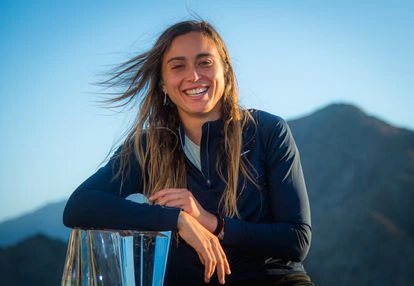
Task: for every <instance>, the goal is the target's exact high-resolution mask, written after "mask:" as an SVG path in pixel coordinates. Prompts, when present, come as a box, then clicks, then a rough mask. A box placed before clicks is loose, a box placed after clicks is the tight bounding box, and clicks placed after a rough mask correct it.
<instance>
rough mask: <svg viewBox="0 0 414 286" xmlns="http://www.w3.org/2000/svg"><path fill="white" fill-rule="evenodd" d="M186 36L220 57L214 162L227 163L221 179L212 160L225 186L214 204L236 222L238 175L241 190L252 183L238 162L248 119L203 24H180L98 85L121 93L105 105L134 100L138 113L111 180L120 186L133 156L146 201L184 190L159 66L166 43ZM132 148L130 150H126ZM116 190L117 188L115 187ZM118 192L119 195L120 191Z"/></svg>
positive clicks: (215, 37)
mask: <svg viewBox="0 0 414 286" xmlns="http://www.w3.org/2000/svg"><path fill="white" fill-rule="evenodd" d="M190 32H199V33H201V34H202V35H204V36H206V37H207V38H209V39H210V40H211V41H212V42H213V43H214V44H215V45H216V48H217V50H218V53H219V54H220V57H221V60H222V62H223V66H224V77H225V90H224V95H223V97H222V99H221V101H222V102H221V108H222V110H221V112H222V120H223V122H224V130H223V134H224V144H223V146H224V147H222V150H221V151H220V152H218V153H217V154H219V155H218V156H225V161H226V162H228V166H227V174H223V172H222V167H221V166H220V165H219V162H222V161H223V159H224V158H222V159H221V160H217V165H216V169H217V171H218V173H219V175H220V177H221V178H222V179H223V180H224V181H225V182H226V188H225V190H224V192H223V195H222V197H221V200H220V206H221V208H222V213H223V214H224V215H227V216H239V213H238V210H237V196H238V192H237V189H238V184H239V172H240V171H241V173H242V175H243V176H242V180H243V183H242V184H243V187H244V186H245V184H246V181H247V180H250V181H252V182H254V180H253V179H252V175H251V172H249V171H248V168H247V164H248V163H246V162H244V161H243V160H241V155H240V154H241V151H242V145H243V142H242V130H243V128H244V126H245V125H246V124H247V123H248V122H249V121H253V118H252V117H251V115H250V113H249V112H248V111H247V110H244V109H242V108H240V107H239V105H238V92H237V84H236V78H235V75H234V71H233V68H232V66H231V63H230V57H229V54H228V51H227V48H226V46H225V44H224V42H223V40H222V39H221V37H220V35H219V34H218V33H217V31H216V30H215V29H214V28H213V27H212V26H211V25H210V24H209V23H207V22H205V21H185V22H180V23H177V24H175V25H173V26H171V27H169V28H168V29H167V30H165V31H164V32H163V33H162V34H161V36H159V38H158V40H157V41H156V42H155V44H154V46H153V47H152V48H151V49H150V50H149V51H147V52H144V53H142V54H140V55H138V56H136V57H134V58H132V59H130V60H128V61H127V62H125V63H123V64H121V65H120V66H119V67H118V68H117V69H116V70H115V73H114V74H113V75H112V76H111V77H110V78H109V79H108V80H106V81H104V82H103V84H104V85H107V86H110V87H114V86H118V87H123V88H124V89H123V91H122V92H121V93H118V94H117V96H116V97H113V98H111V99H108V100H107V102H109V103H111V104H115V103H116V104H117V106H118V107H121V106H125V105H127V104H129V103H131V102H133V101H134V99H138V101H139V112H138V117H137V120H136V124H135V126H133V127H132V128H131V130H130V131H129V133H128V135H127V137H126V139H125V142H126V143H127V144H123V147H122V150H121V153H120V168H119V171H118V172H117V173H116V176H121V179H122V180H121V181H123V180H124V178H125V176H126V172H127V170H128V169H129V166H128V164H129V160H130V159H129V158H131V157H132V156H131V155H132V152H133V153H134V154H135V156H136V158H137V159H138V162H139V163H140V168H141V171H142V177H143V178H142V180H143V191H144V194H145V195H146V196H150V195H152V194H154V193H156V192H157V191H159V190H161V189H164V188H186V187H187V175H186V164H185V158H184V152H183V149H182V145H181V143H180V138H179V137H180V132H179V126H180V125H181V121H180V117H179V115H178V110H177V107H176V106H175V105H174V104H173V103H172V102H171V101H170V100H169V99H168V100H167V103H165V102H164V101H165V95H164V92H163V90H162V84H161V83H162V74H161V71H162V60H163V56H164V54H165V53H166V52H167V50H168V49H169V48H170V46H171V43H172V41H173V40H174V39H175V38H176V37H178V36H180V35H184V34H187V33H190ZM130 142H132V143H133V144H128V143H130ZM121 188H122V187H121ZM121 191H122V190H121Z"/></svg>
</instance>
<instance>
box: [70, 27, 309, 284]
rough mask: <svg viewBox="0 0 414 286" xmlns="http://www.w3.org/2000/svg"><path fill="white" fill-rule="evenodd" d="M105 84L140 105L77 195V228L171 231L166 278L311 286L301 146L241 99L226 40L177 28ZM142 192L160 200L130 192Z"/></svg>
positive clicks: (121, 99)
mask: <svg viewBox="0 0 414 286" xmlns="http://www.w3.org/2000/svg"><path fill="white" fill-rule="evenodd" d="M106 84H108V85H110V86H114V85H115V86H124V87H125V89H124V91H123V92H122V93H121V94H120V95H119V96H118V97H116V98H114V99H112V100H111V102H113V103H120V104H121V105H124V104H128V103H130V102H132V101H133V100H134V99H138V100H139V102H140V105H139V112H138V119H137V123H136V125H135V126H134V127H133V129H132V130H130V132H129V135H128V136H127V138H126V140H125V142H124V144H122V146H121V147H120V148H119V149H118V150H117V151H116V152H115V154H114V155H113V156H112V158H111V160H110V161H109V162H108V164H107V165H106V166H104V167H102V168H101V169H99V170H98V171H97V172H96V173H95V174H94V175H92V176H91V177H90V178H88V179H87V180H86V181H85V182H83V183H82V184H81V185H80V186H79V187H78V189H77V190H76V191H75V192H74V193H73V194H72V196H71V197H70V199H69V200H68V202H67V205H66V208H65V212H64V217H63V219H64V224H65V225H66V226H69V227H75V226H78V227H97V228H116V229H145V230H160V231H164V230H172V231H176V232H177V233H178V236H177V239H178V243H172V244H171V248H170V254H169V261H168V266H167V273H166V281H165V285H199V284H204V283H209V282H210V283H211V284H218V283H220V284H224V283H225V282H226V284H230V285H251V284H252V283H256V285H313V284H312V283H311V282H310V279H309V277H308V276H307V275H306V273H305V271H304V269H303V266H302V261H303V259H304V258H305V256H306V254H307V252H308V249H309V245H310V240H311V223H310V211H309V204H308V197H307V193H306V187H305V183H304V179H303V174H302V169H301V165H300V159H299V153H298V151H297V148H296V145H295V143H294V140H293V138H292V135H291V133H290V130H289V128H288V126H287V124H286V123H285V121H283V120H282V119H281V118H279V117H277V116H274V115H271V114H268V113H265V112H263V111H258V110H244V109H242V108H240V107H239V106H238V99H237V98H238V97H237V89H236V80H235V75H234V72H233V68H232V66H231V63H230V57H229V55H228V52H227V49H226V47H225V45H224V42H223V40H222V39H221V38H220V36H219V35H218V33H217V32H216V31H215V29H214V28H213V27H212V26H211V25H210V24H208V23H206V22H196V21H187V22H181V23H177V24H175V25H173V26H171V27H169V28H168V29H167V30H166V31H164V33H163V34H162V35H161V36H160V37H159V38H158V40H157V41H156V43H155V45H154V46H153V48H152V49H150V50H149V51H148V52H146V53H143V54H141V55H139V56H137V57H135V58H133V59H131V60H129V61H128V62H126V63H125V64H123V65H122V66H121V67H120V68H119V70H118V71H117V73H116V74H115V75H114V76H113V77H112V78H111V79H109V80H108V81H107V82H106ZM133 193H143V194H145V195H146V196H147V197H148V198H149V201H150V202H151V203H152V204H148V205H141V204H137V203H134V202H131V201H128V200H125V198H126V197H127V196H128V195H130V194H133Z"/></svg>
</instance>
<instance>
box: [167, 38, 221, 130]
mask: <svg viewBox="0 0 414 286" xmlns="http://www.w3.org/2000/svg"><path fill="white" fill-rule="evenodd" d="M162 79H163V82H164V86H165V88H166V91H167V94H168V96H169V98H170V100H171V101H172V102H173V103H174V104H175V105H176V106H177V108H178V113H179V115H180V118H181V120H182V121H183V122H185V121H187V120H192V119H195V118H199V119H202V120H203V121H211V120H216V119H219V118H220V117H221V102H220V99H221V98H222V97H223V93H224V67H223V63H222V60H221V57H220V55H219V53H218V51H217V48H216V45H215V44H214V43H213V41H211V40H210V39H209V38H207V37H206V36H203V35H202V34H201V33H199V32H190V33H188V34H185V35H181V36H178V37H176V38H175V39H174V40H173V41H172V43H171V46H170V48H169V49H168V50H167V52H166V53H165V54H164V58H163V63H162Z"/></svg>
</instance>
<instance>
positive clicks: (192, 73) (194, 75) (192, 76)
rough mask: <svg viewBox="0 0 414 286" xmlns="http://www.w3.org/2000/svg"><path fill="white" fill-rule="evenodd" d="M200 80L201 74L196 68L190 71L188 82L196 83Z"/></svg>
mask: <svg viewBox="0 0 414 286" xmlns="http://www.w3.org/2000/svg"><path fill="white" fill-rule="evenodd" d="M199 79H200V74H199V72H198V70H197V68H196V67H191V68H190V69H189V71H188V80H189V81H191V82H196V81H197V80H199Z"/></svg>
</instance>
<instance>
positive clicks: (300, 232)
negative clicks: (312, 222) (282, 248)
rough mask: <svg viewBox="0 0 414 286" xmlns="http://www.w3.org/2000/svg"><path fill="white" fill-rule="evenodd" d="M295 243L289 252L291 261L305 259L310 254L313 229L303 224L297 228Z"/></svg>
mask: <svg viewBox="0 0 414 286" xmlns="http://www.w3.org/2000/svg"><path fill="white" fill-rule="evenodd" d="M295 236H296V239H295V243H293V244H292V247H291V249H290V250H291V251H290V254H289V256H290V257H289V260H291V261H303V260H305V258H306V256H307V255H308V252H309V248H310V245H311V239H312V231H311V227H310V226H308V225H301V226H299V227H298V228H297V229H296V230H295Z"/></svg>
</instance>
